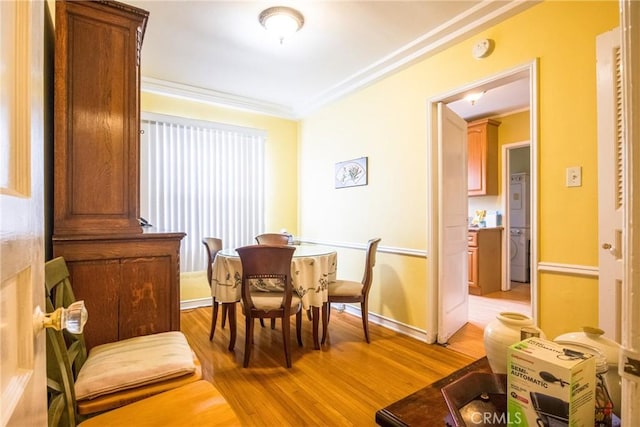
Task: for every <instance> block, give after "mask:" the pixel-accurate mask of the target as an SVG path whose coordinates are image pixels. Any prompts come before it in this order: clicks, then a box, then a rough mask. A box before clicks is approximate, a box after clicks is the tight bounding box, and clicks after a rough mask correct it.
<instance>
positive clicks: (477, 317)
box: [447, 282, 531, 358]
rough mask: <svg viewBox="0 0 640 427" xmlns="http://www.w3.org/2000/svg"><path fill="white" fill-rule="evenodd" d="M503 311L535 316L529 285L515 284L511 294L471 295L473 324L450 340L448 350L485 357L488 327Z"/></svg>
mask: <svg viewBox="0 0 640 427" xmlns="http://www.w3.org/2000/svg"><path fill="white" fill-rule="evenodd" d="M503 311H511V312H516V313H522V314H525V315H527V316H531V294H530V286H529V283H519V282H511V290H510V291H508V292H502V291H498V292H492V293H490V294H487V295H483V296H476V295H469V323H467V324H466V325H465V326H464V327H463V328H462V329H460V330H459V331H458V332H456V333H455V334H454V335H453V336H452V337H451V338H450V339H449V342H448V344H447V346H448V347H449V348H450V349H452V350H455V351H458V352H460V353H464V354H467V355H469V356H472V357H477V358H480V357H482V356H485V352H484V345H483V343H482V335H483V333H484V327H485V326H486V325H487V324H488V323H489V322H491V321H492V320H494V319H495V318H496V315H497V314H498V313H500V312H503Z"/></svg>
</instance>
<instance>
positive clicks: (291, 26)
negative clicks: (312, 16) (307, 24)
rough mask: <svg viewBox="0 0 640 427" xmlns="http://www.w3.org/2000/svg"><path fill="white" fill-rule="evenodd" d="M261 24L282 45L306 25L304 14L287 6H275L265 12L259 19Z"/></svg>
mask: <svg viewBox="0 0 640 427" xmlns="http://www.w3.org/2000/svg"><path fill="white" fill-rule="evenodd" d="M258 19H259V21H260V24H262V26H263V27H264V28H265V29H266V30H267V31H268V32H269V33H272V34H274V35H275V36H276V37H277V38H278V40H280V44H282V41H283V40H284V39H285V37H290V36H292V35H294V34H295V33H296V32H297V31H298V30H300V28H302V26H303V25H304V17H303V16H302V13H300V12H298V11H297V10H296V9H293V8H291V7H287V6H275V7H270V8H268V9H265V10H263V11H262V12H261V13H260V17H259V18H258Z"/></svg>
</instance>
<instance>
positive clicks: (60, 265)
mask: <svg viewBox="0 0 640 427" xmlns="http://www.w3.org/2000/svg"><path fill="white" fill-rule="evenodd" d="M44 280H45V288H46V292H47V297H48V301H47V302H48V303H51V304H52V309H56V308H59V307H64V308H67V307H69V305H71V304H72V303H74V302H76V298H75V295H74V293H73V288H72V287H71V279H70V274H69V269H68V268H67V263H66V261H65V260H64V258H63V257H57V258H54V259H52V260H50V261H47V262H46V263H45V265H44ZM63 334H64V340H65V343H66V348H67V358H68V359H69V362H70V363H71V365H70V366H71V367H72V370H73V372H74V375H76V376H77V375H78V373H79V372H80V368H82V365H84V362H85V361H86V360H87V346H86V344H85V341H84V335H83V334H72V333H69V332H67V331H64V333H63Z"/></svg>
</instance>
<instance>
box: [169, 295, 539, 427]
mask: <svg viewBox="0 0 640 427" xmlns="http://www.w3.org/2000/svg"><path fill="white" fill-rule="evenodd" d="M507 298H508V299H507ZM221 311H222V310H220V312H221ZM238 311H240V310H238ZM501 311H518V312H522V313H525V314H530V309H529V286H528V285H519V284H516V283H514V286H513V290H512V291H510V292H497V293H494V294H489V295H487V296H483V297H475V296H473V295H470V322H469V323H468V324H467V325H466V326H465V327H464V328H462V330H461V331H459V332H458V333H457V334H455V335H454V336H453V337H452V338H451V340H450V342H449V344H448V345H447V346H446V347H445V346H440V345H429V344H425V343H423V342H420V341H418V340H415V339H413V338H410V337H407V336H405V335H402V334H399V333H397V332H394V331H391V330H389V329H386V328H383V327H381V326H378V325H375V324H372V323H371V324H370V326H369V327H370V333H371V344H367V343H366V342H365V341H364V336H363V333H362V323H361V320H360V318H358V317H355V316H353V315H350V314H348V313H344V312H339V311H336V310H333V311H332V314H331V323H330V327H329V331H330V335H329V338H328V340H327V343H326V344H325V345H323V346H322V349H321V350H313V344H312V336H311V322H310V321H309V320H308V319H307V318H306V317H305V318H304V319H303V342H304V346H303V347H302V348H300V347H298V346H297V344H296V340H295V323H294V322H293V319H294V317H292V318H291V320H292V321H291V348H292V361H293V367H292V368H291V369H286V368H285V367H284V353H283V348H282V335H281V328H280V323H279V321H278V323H277V325H276V329H275V330H272V329H271V328H270V327H269V326H268V323H269V322H268V321H267V327H266V328H261V327H260V326H259V324H258V323H256V327H255V335H254V339H255V342H254V345H253V352H252V355H251V361H250V364H249V367H248V368H242V358H243V355H244V316H243V315H242V314H241V313H238V316H237V320H238V337H237V341H236V346H235V350H234V351H233V352H230V351H229V350H228V349H227V347H228V344H229V327H228V325H227V327H225V329H222V328H221V325H220V319H219V320H218V327H217V329H216V334H215V337H214V339H213V341H212V342H210V341H209V325H210V320H211V308H210V307H203V308H197V309H192V310H185V311H182V313H181V322H182V325H181V329H182V331H183V332H184V333H185V334H186V336H187V339H188V340H189V342H190V344H191V346H192V347H193V349H194V351H195V352H196V354H197V355H198V358H199V359H200V361H201V363H202V371H203V376H204V379H206V380H208V381H211V382H212V383H213V384H214V385H215V386H216V387H217V388H218V389H219V390H220V391H221V393H222V394H223V396H224V397H225V398H226V399H227V401H228V402H229V404H230V405H231V406H232V407H233V408H234V409H235V411H236V412H237V414H238V417H239V418H240V420H241V422H242V425H246V426H272V425H283V426H341V425H343V426H375V425H376V424H375V412H376V411H377V410H379V409H382V408H384V407H385V406H388V405H390V404H391V403H393V402H395V401H397V400H399V399H402V398H404V397H406V396H407V395H409V394H411V393H413V392H415V391H417V390H419V389H421V388H422V387H425V386H427V385H429V384H430V383H432V382H434V381H436V380H438V379H440V378H442V377H445V376H447V375H449V374H450V373H452V372H453V371H455V370H457V369H459V368H461V367H463V366H465V365H467V364H469V363H471V362H472V361H474V360H476V359H478V358H480V357H482V356H484V355H485V353H484V347H483V345H482V333H483V329H484V326H485V325H486V324H487V323H489V322H490V321H491V320H493V319H494V318H495V315H496V314H497V313H499V312H501Z"/></svg>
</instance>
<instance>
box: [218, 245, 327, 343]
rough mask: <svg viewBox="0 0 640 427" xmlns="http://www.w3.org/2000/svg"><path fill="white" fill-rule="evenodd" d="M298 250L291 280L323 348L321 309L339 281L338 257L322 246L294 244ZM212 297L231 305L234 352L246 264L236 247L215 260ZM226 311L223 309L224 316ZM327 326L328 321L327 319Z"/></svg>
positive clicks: (229, 308)
mask: <svg viewBox="0 0 640 427" xmlns="http://www.w3.org/2000/svg"><path fill="white" fill-rule="evenodd" d="M292 246H293V247H295V248H296V250H295V251H294V253H293V258H292V260H291V280H292V284H293V289H294V290H295V292H296V293H297V294H298V296H300V299H301V300H302V308H303V310H305V311H307V312H310V313H311V320H312V328H313V344H314V348H315V349H316V350H319V349H320V339H319V333H318V329H319V323H320V310H321V309H322V315H323V316H325V315H326V310H325V309H324V307H325V306H326V304H327V301H328V298H329V291H328V290H329V283H331V282H335V280H336V269H337V259H338V254H337V252H336V250H335V249H333V248H331V247H327V246H322V245H312V244H301V245H292ZM211 295H212V296H213V297H214V298H215V301H216V302H218V303H221V304H227V310H226V312H227V313H228V316H229V317H228V320H229V329H230V337H229V350H233V348H234V347H235V340H236V327H237V326H236V310H235V307H236V303H237V302H238V301H240V299H241V297H242V262H241V261H240V256H239V255H238V253H237V252H236V250H235V248H224V249H222V250H221V251H219V252H218V253H217V255H216V257H215V259H214V260H213V266H212V277H211ZM224 312H225V310H223V313H224ZM323 324H325V327H326V321H325V320H324V319H323Z"/></svg>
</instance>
